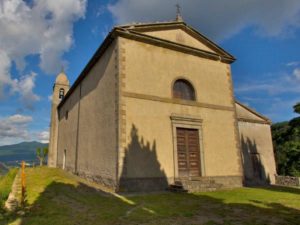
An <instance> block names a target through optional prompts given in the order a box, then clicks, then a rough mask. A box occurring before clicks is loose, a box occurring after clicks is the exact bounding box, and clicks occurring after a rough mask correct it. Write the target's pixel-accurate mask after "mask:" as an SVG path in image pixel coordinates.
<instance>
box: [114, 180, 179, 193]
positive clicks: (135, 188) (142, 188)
mask: <svg viewBox="0 0 300 225" xmlns="http://www.w3.org/2000/svg"><path fill="white" fill-rule="evenodd" d="M168 180H169V181H168ZM173 180H174V179H168V178H165V177H154V178H121V179H120V182H119V189H118V192H150V191H164V190H166V189H167V188H168V186H169V183H170V182H172V181H173Z"/></svg>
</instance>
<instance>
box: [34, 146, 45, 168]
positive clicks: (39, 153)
mask: <svg viewBox="0 0 300 225" xmlns="http://www.w3.org/2000/svg"><path fill="white" fill-rule="evenodd" d="M47 155H48V148H43V151H42V150H41V148H37V149H36V156H37V158H38V159H39V161H40V166H42V165H43V163H44V162H45V159H46V157H47Z"/></svg>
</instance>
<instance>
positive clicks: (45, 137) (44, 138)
mask: <svg viewBox="0 0 300 225" xmlns="http://www.w3.org/2000/svg"><path fill="white" fill-rule="evenodd" d="M36 136H37V139H38V141H39V142H42V143H49V131H41V132H38V133H37V135H36Z"/></svg>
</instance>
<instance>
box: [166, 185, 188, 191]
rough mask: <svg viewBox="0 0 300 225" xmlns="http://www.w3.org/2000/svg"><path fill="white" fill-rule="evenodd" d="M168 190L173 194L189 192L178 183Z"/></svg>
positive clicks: (170, 186)
mask: <svg viewBox="0 0 300 225" xmlns="http://www.w3.org/2000/svg"><path fill="white" fill-rule="evenodd" d="M167 190H168V191H172V192H187V190H185V189H184V188H183V186H182V185H180V184H178V183H177V184H176V183H175V184H170V185H169V187H168V189H167Z"/></svg>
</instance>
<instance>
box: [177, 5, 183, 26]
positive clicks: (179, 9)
mask: <svg viewBox="0 0 300 225" xmlns="http://www.w3.org/2000/svg"><path fill="white" fill-rule="evenodd" d="M176 8H177V15H176V21H178V22H182V21H183V19H182V16H181V6H180V5H179V4H178V3H177V4H176Z"/></svg>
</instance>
